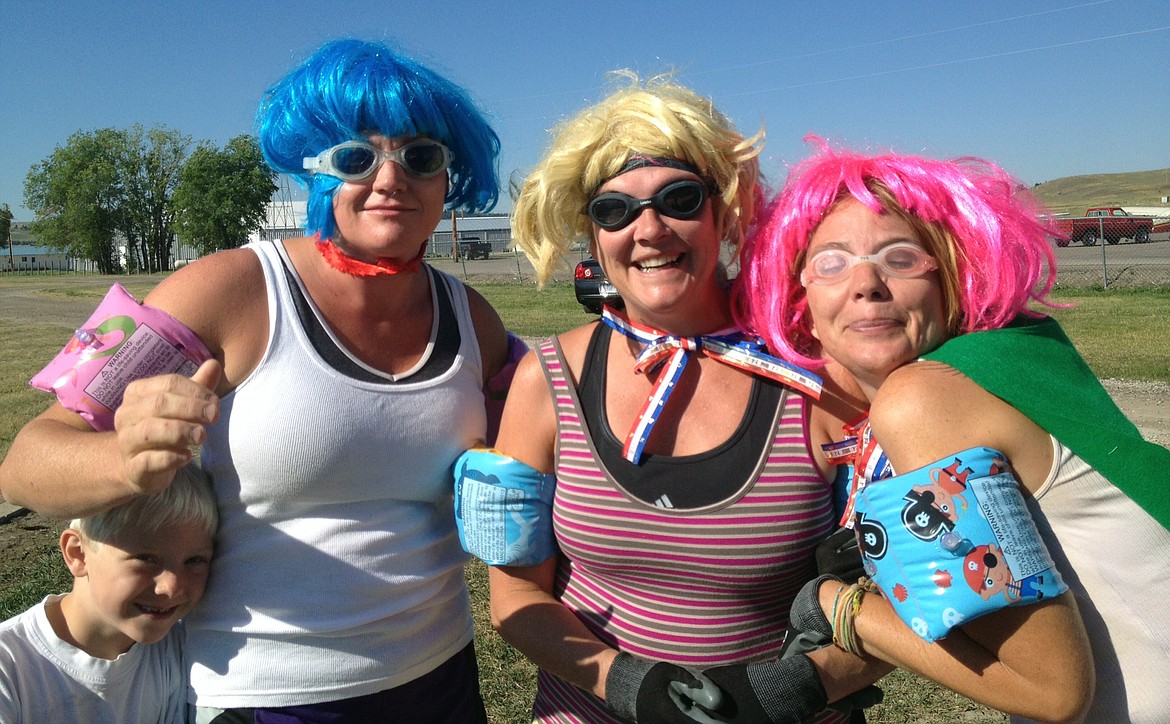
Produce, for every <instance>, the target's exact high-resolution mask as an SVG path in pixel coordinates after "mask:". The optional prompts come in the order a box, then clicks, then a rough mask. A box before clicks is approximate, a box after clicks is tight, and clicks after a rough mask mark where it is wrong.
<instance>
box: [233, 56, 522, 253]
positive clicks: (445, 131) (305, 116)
mask: <svg viewBox="0 0 1170 724" xmlns="http://www.w3.org/2000/svg"><path fill="white" fill-rule="evenodd" d="M256 128H257V135H258V136H259V138H260V148H261V149H262V150H263V151H264V158H265V160H266V161H268V165H269V166H271V167H272V168H273V169H275V170H276V171H278V172H280V173H286V174H289V175H290V176H293V177H295V178H296V179H297V182H298V183H299V184H301V186H303V187H305V188H307V189H308V191H309V204H308V216H307V219H306V221H305V230H306V231H307V232H308V233H309V234H320V235H321V238H325V239H327V238H330V237H331V236H332V235H333V233H334V220H333V194H334V192H335V191H336V190H337V187H338V186H340V185H341V183H342V182H341V180H340V179H337V178H334V177H332V176H328V175H325V174H315V175H310V174H309V173H308V172H306V171H305V170H304V168H303V167H302V161H303V159H304V158H306V157H308V156H316V155H317V154H318V153H320V152H321V151H324V150H325V149H327V148H331V147H333V146H336V145H337V144H339V143H344V142H345V141H355V140H363V139H364V138H365V136H367V135H369V134H373V133H379V134H381V135H384V136H388V137H395V136H425V137H427V138H430V139H433V140H436V141H439V142H440V143H442V144H444V145H446V146H447V148H449V149H451V154H452V156H453V157H454V159H453V161H452V163H451V167H450V169H449V171H448V173H449V174H450V185H449V188H448V190H447V197H446V204H447V208H448V209H459V210H463V211H465V212H468V213H475V212H481V211H488V210H490V209H491V208H493V207H494V206H495V205H496V201H497V200H498V198H499V178H498V173H497V169H496V166H497V157H498V156H499V153H500V139H499V137H498V136H497V135H496V132H495V131H493V130H492V128H491V126H489V125H488V123H487V120H486V119H485V118H484V117H483V115H482V114H481V113H480V111H479V110H478V109H477V108H476V107H475V104H474V103H473V102H472V100H471V97H470V96H469V95H468V94H467V92H466V91H465V90H463V89H462V88H460V87H459V86H457V85H455V84H454V83H452V82H451V81H449V80H447V79H446V78H444V77H442V76H441V75H439V74H438V73H436V72H434V71H433V70H431V69H429V68H427V67H425V66H423V65H421V64H419V63H418V62H416V61H414V60H412V59H411V58H408V57H406V56H404V55H400V54H398V53H395V52H394V51H393V50H391V49H390V48H389V47H387V46H386V45H383V44H381V43H370V42H365V41H361V40H356V39H353V38H346V39H341V40H334V41H332V42H329V43H327V44H326V45H324V46H323V47H322V48H321V49H320V50H318V51H317V52H316V53H314V54H313V55H311V56H309V58H308V59H306V60H305V61H304V62H303V63H301V64H300V65H299V66H297V67H296V68H295V69H293V71H292V72H290V73H289V74H288V75H286V76H285V77H284V78H282V79H281V80H279V81H277V82H276V83H275V84H273V85H272V86H271V87H270V88H269V89H268V90H267V91H266V92H265V94H264V98H263V100H262V101H261V102H260V109H259V111H257V113H256Z"/></svg>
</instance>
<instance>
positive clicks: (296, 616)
mask: <svg viewBox="0 0 1170 724" xmlns="http://www.w3.org/2000/svg"><path fill="white" fill-rule="evenodd" d="M257 124H258V129H259V135H260V142H261V145H262V147H263V149H264V153H265V157H266V158H267V159H268V162H269V163H270V165H271V166H272V167H273V168H274V169H276V170H277V171H280V172H282V173H287V174H290V175H293V176H295V177H296V178H297V179H298V180H299V181H300V182H301V183H302V184H304V185H305V186H306V187H307V188H308V191H309V213H308V223H307V227H308V229H307V230H308V232H309V234H310V235H309V236H306V237H303V238H298V239H286V240H284V241H264V242H258V243H254V244H250V245H248V246H247V247H245V248H242V249H236V250H231V251H225V252H220V253H217V254H213V255H211V256H209V257H206V258H203V259H201V260H199V261H198V262H196V263H194V264H191V265H189V266H187V267H186V268H184V269H182V270H180V271H178V272H176V273H175V274H174V275H172V276H171V277H169V278H168V279H166V280H165V281H164V282H162V283H161V284H160V285H159V286H158V287H157V288H156V289H155V290H154V291H153V292H151V294H150V295H149V296H148V298H147V300H146V301H147V303H148V304H150V305H152V306H155V307H159V308H162V309H163V310H166V311H167V312H169V313H170V314H172V315H174V316H175V317H176V318H178V319H179V320H180V321H181V322H183V323H184V324H186V325H187V326H188V327H190V328H191V329H192V330H193V331H194V332H195V333H197V334H198V335H199V337H200V338H201V339H202V340H203V342H204V343H205V344H206V345H207V347H208V349H210V350H211V351H212V354H213V355H214V357H215V359H214V360H211V361H209V362H207V363H205V364H204V365H203V366H202V367H200V369H199V371H198V372H197V373H196V374H195V376H194V377H192V378H190V379H188V378H185V377H181V376H178V375H166V376H160V377H152V378H147V379H144V380H140V381H138V382H135V383H133V384H132V385H131V386H130V387H129V388H128V389H127V392H126V396H125V402H124V404H123V405H122V407H121V408H120V409H119V410H118V412H117V416H116V423H115V424H116V430H115V431H112V432H94V431H93V430H92V429H91V428H89V426H88V425H87V424H86V423H85V422H84V421H83V420H82V419H81V418H80V417H78V416H77V415H76V414H74V413H72V412H68V411H66V410H64V409H63V408H61V407H60V406H59V405H54V407H52V408H51V409H50V410H49V411H47V412H46V413H44V414H43V415H41V416H40V417H39V418H37V419H36V420H34V421H33V422H31V423H29V425H28V426H26V428H25V429H24V430H23V431H22V433H21V435H20V436H19V438H20V439H19V440H17V441H16V443H15V444H14V445H13V447H12V453H11V455H10V459H9V460H8V461H7V462H6V463H5V469H4V471H3V476H2V479H0V482H2V483H3V492H4V494H5V496H6V497H8V498H9V499H11V500H19V501H21V502H22V503H23V504H26V505H29V506H30V507H32V508H34V509H36V510H38V511H42V512H44V513H47V514H52V515H55V516H57V517H70V516H75V515H89V514H92V513H94V512H97V511H99V510H102V509H105V508H109V507H111V506H113V505H115V504H117V503H120V502H125V501H126V500H128V499H130V498H133V497H135V496H138V495H142V494H144V493H149V492H152V491H155V490H158V489H161V488H165V487H166V486H167V485H169V484H170V481H171V479H172V478H173V476H174V473H175V471H176V470H177V469H179V468H180V467H182V465H183V464H185V463H186V462H187V461H188V460H189V459H190V457H191V452H190V447H191V446H196V445H202V446H203V449H202V464H203V466H204V468H206V470H207V471H208V472H209V473H210V474H211V476H212V478H213V480H214V482H215V489H216V494H217V496H218V499H219V506H220V514H221V519H222V525H221V528H220V532H219V536H218V537H217V540H216V548H217V550H216V570H215V572H214V574H213V582H212V584H211V586H210V587H209V590H208V594H207V596H206V598H205V599H204V602H203V604H202V605H201V606H200V607H199V609H198V610H197V611H196V612H195V613H194V614H193V615H192V616H191V618H190V620H189V621H188V626H187V631H188V635H187V644H188V654H189V658H190V660H191V662H192V669H191V687H192V690H191V694H190V699H191V701H192V702H193V704H194V705H195V717H194V718H195V720H196V721H198V722H217V723H223V722H273V721H280V722H300V721H304V722H318V721H330V722H359V721H360V722H372V721H412V722H477V721H485V720H486V715H485V713H484V706H483V703H482V700H481V698H480V694H479V688H478V683H477V671H476V665H475V654H474V650H473V649H472V644H471V640H472V619H471V613H470V608H469V604H468V594H467V590H466V587H465V585H464V581H463V567H464V563H465V561H466V556H465V554H464V553H463V551H462V550H461V548H460V545H459V541H458V537H457V535H456V531H455V525H454V517H453V509H452V497H451V486H450V480H451V478H450V469H451V466H452V463H453V461H454V460H455V457H456V456H457V455H458V454H459V453H460V452H462V451H463V450H465V449H467V448H468V447H471V446H472V445H473V444H475V443H476V442H477V441H480V440H482V439H484V438H485V437H486V435H487V414H486V413H485V410H484V395H483V392H482V390H483V388H484V386H485V384H493V385H494V384H495V383H496V382H498V380H499V375H505V374H507V368H508V367H509V365H508V364H507V360H508V358H509V340H508V337H507V335H506V333H505V330H504V328H503V324H502V323H501V321H500V319H499V317H498V315H497V314H496V313H495V311H494V310H492V308H491V307H490V306H489V305H488V303H487V302H486V301H485V300H484V299H483V298H482V297H481V296H480V295H479V294H477V293H475V292H474V291H473V290H470V289H466V288H464V287H463V285H462V284H460V283H459V282H458V281H457V280H455V279H454V278H452V277H449V276H447V275H445V274H442V273H440V272H438V271H435V270H433V269H431V268H429V267H428V266H427V265H426V264H425V263H423V253H424V249H425V245H426V242H427V239H428V237H429V236H430V235H431V234H432V233H433V231H434V229H435V227H436V226H437V224H438V222H439V220H440V218H442V216H443V213H444V210H445V208H452V209H464V210H466V211H483V210H487V209H489V208H491V207H492V206H493V205H494V204H495V202H496V199H497V187H498V179H497V173H496V157H497V154H498V150H499V141H498V138H497V136H496V134H495V133H494V132H493V131H492V129H491V128H490V127H489V126H488V124H487V123H486V121H485V120H484V118H483V117H482V116H481V115H480V113H479V111H477V110H476V108H475V106H474V105H473V103H472V102H471V100H470V98H469V97H468V95H467V94H466V93H465V91H463V90H462V89H461V88H459V87H458V86H456V85H454V84H452V83H451V82H450V81H448V80H446V79H445V78H443V77H441V76H439V75H437V74H436V73H435V72H433V71H431V70H429V69H428V68H426V67H423V66H421V65H419V64H417V63H415V62H414V61H412V60H410V59H408V58H405V57H403V56H401V55H399V54H398V53H397V52H395V51H394V50H391V49H390V48H388V47H386V46H385V45H381V44H374V43H366V42H360V41H357V40H339V41H335V42H332V43H329V44H327V45H325V46H324V47H322V48H321V49H320V50H319V51H318V52H316V53H315V54H314V55H312V56H311V57H309V58H308V59H307V60H305V61H304V62H303V63H302V64H301V65H300V66H298V67H296V68H295V69H294V70H293V71H292V72H290V73H289V74H288V75H287V76H286V77H285V78H283V79H282V80H280V81H278V82H277V83H276V84H274V85H273V86H272V87H271V88H269V90H268V92H267V93H266V95H265V97H264V100H263V102H262V103H261V106H260V110H259V113H258V115H257ZM95 461H96V464H95ZM79 480H85V481H86V484H85V485H84V486H82V485H78V483H77V481H79Z"/></svg>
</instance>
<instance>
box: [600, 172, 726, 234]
mask: <svg viewBox="0 0 1170 724" xmlns="http://www.w3.org/2000/svg"><path fill="white" fill-rule="evenodd" d="M706 200H707V186H706V184H704V183H703V182H702V181H696V180H694V179H683V180H681V181H674V182H672V183H668V184H667V185H665V186H663V187H662V188H661V189H659V190H658V193H656V194H654V195H653V196H651V197H650V198H648V199H635V198H634V197H633V196H628V195H626V194H623V193H619V192H617V191H608V192H606V193H604V194H598V195H597V196H595V197H593V200H591V201H590V202H589V205H588V206H586V207H585V215H586V216H588V217H589V218H590V219H592V221H593V223H595V224H597V225H598V226H600V227H601V228H603V229H605V230H606V231H617V230H618V229H622V228H625V227H626V226H629V224H630V222H632V221H633V220H634V219H636V218H637V217H638V214H641V213H642V210H643V209H645V208H646V207H647V206H653V207H654V210H655V211H657V212H658V213H660V214H662V215H663V216H669V217H670V218H672V219H684V220H685V219H693V218H694V217H696V216H698V215H699V211H701V210H702V208H703V202H704V201H706Z"/></svg>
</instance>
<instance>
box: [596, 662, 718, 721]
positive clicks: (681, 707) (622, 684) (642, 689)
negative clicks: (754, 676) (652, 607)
mask: <svg viewBox="0 0 1170 724" xmlns="http://www.w3.org/2000/svg"><path fill="white" fill-rule="evenodd" d="M723 698H724V697H723V693H722V692H721V691H719V688H718V687H716V686H715V685H714V684H712V683H711V682H710V681H708V680H707V679H706V677H704V676H703V675H702V674H699V673H698V672H694V671H690V670H688V669H684V668H683V667H681V666H676V665H674V664H668V663H666V662H665V661H647V660H646V659H639V658H635V657H633V656H630V655H629V654H627V653H624V652H623V653H620V654H618V656H617V658H616V659H614V661H613V665H611V666H610V667H609V673H608V674H607V675H606V677H605V703H606V706H608V707H609V710H610V711H612V712H613V713H614V714H617V715H618V716H619V717H621V718H622V719H624V720H626V721H628V722H640V723H641V724H657V723H659V722H662V723H663V724H694V723H695V722H702V723H703V724H707V723H709V722H714V721H716V720H713V719H711V718H710V717H709V716H707V715H706V714H704V712H703V710H702V709H699V708H698V707H697V706H696V704H697V705H700V706H702V707H704V708H705V709H708V710H713V709H716V708H718V706H719V705H720V704H721V703H722V701H723Z"/></svg>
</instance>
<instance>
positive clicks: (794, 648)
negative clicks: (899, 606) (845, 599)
mask: <svg viewBox="0 0 1170 724" xmlns="http://www.w3.org/2000/svg"><path fill="white" fill-rule="evenodd" d="M825 581H840V579H838V578H837V577H836V576H831V575H824V576H818V577H817V578H815V579H813V580H811V581H809V582H808V583H806V584H804V586H802V587H801V589H800V591H798V592H797V594H796V598H794V599H792V609H791V610H790V611H789V613H788V633H787V635H786V636H785V637H784V646H783V647H781V649H780V658H781V659H787V658H791V657H793V656H798V655H800V654H807V653H809V652H811V651H816V650H817V649H820V648H823V647H825V646H829V645H831V644H832V643H833V626H832V624H830V623H829V619H828V617H826V616H825V612H824V611H822V610H821V604H820V600H819V599H818V597H817V591H819V590H820V588H821V584H822V583H824V582H825ZM883 698H885V692H883V691H882V690H881V689H880V688H878V687H876V686H874V685H873V684H870V685H869V686H866V687H865V688H863V689H859V690H857V691H855V692H853V693H852V694H850V695H849V696H846V697H843V698H841V699H838V700H837V701H835V702H833V703H832V704H830V705H829V708H831V709H835V710H837V711H841V712H848V711H851V710H853V709H866V708H869V707H871V706H874V705H876V704H880V703H882V699H883Z"/></svg>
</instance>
